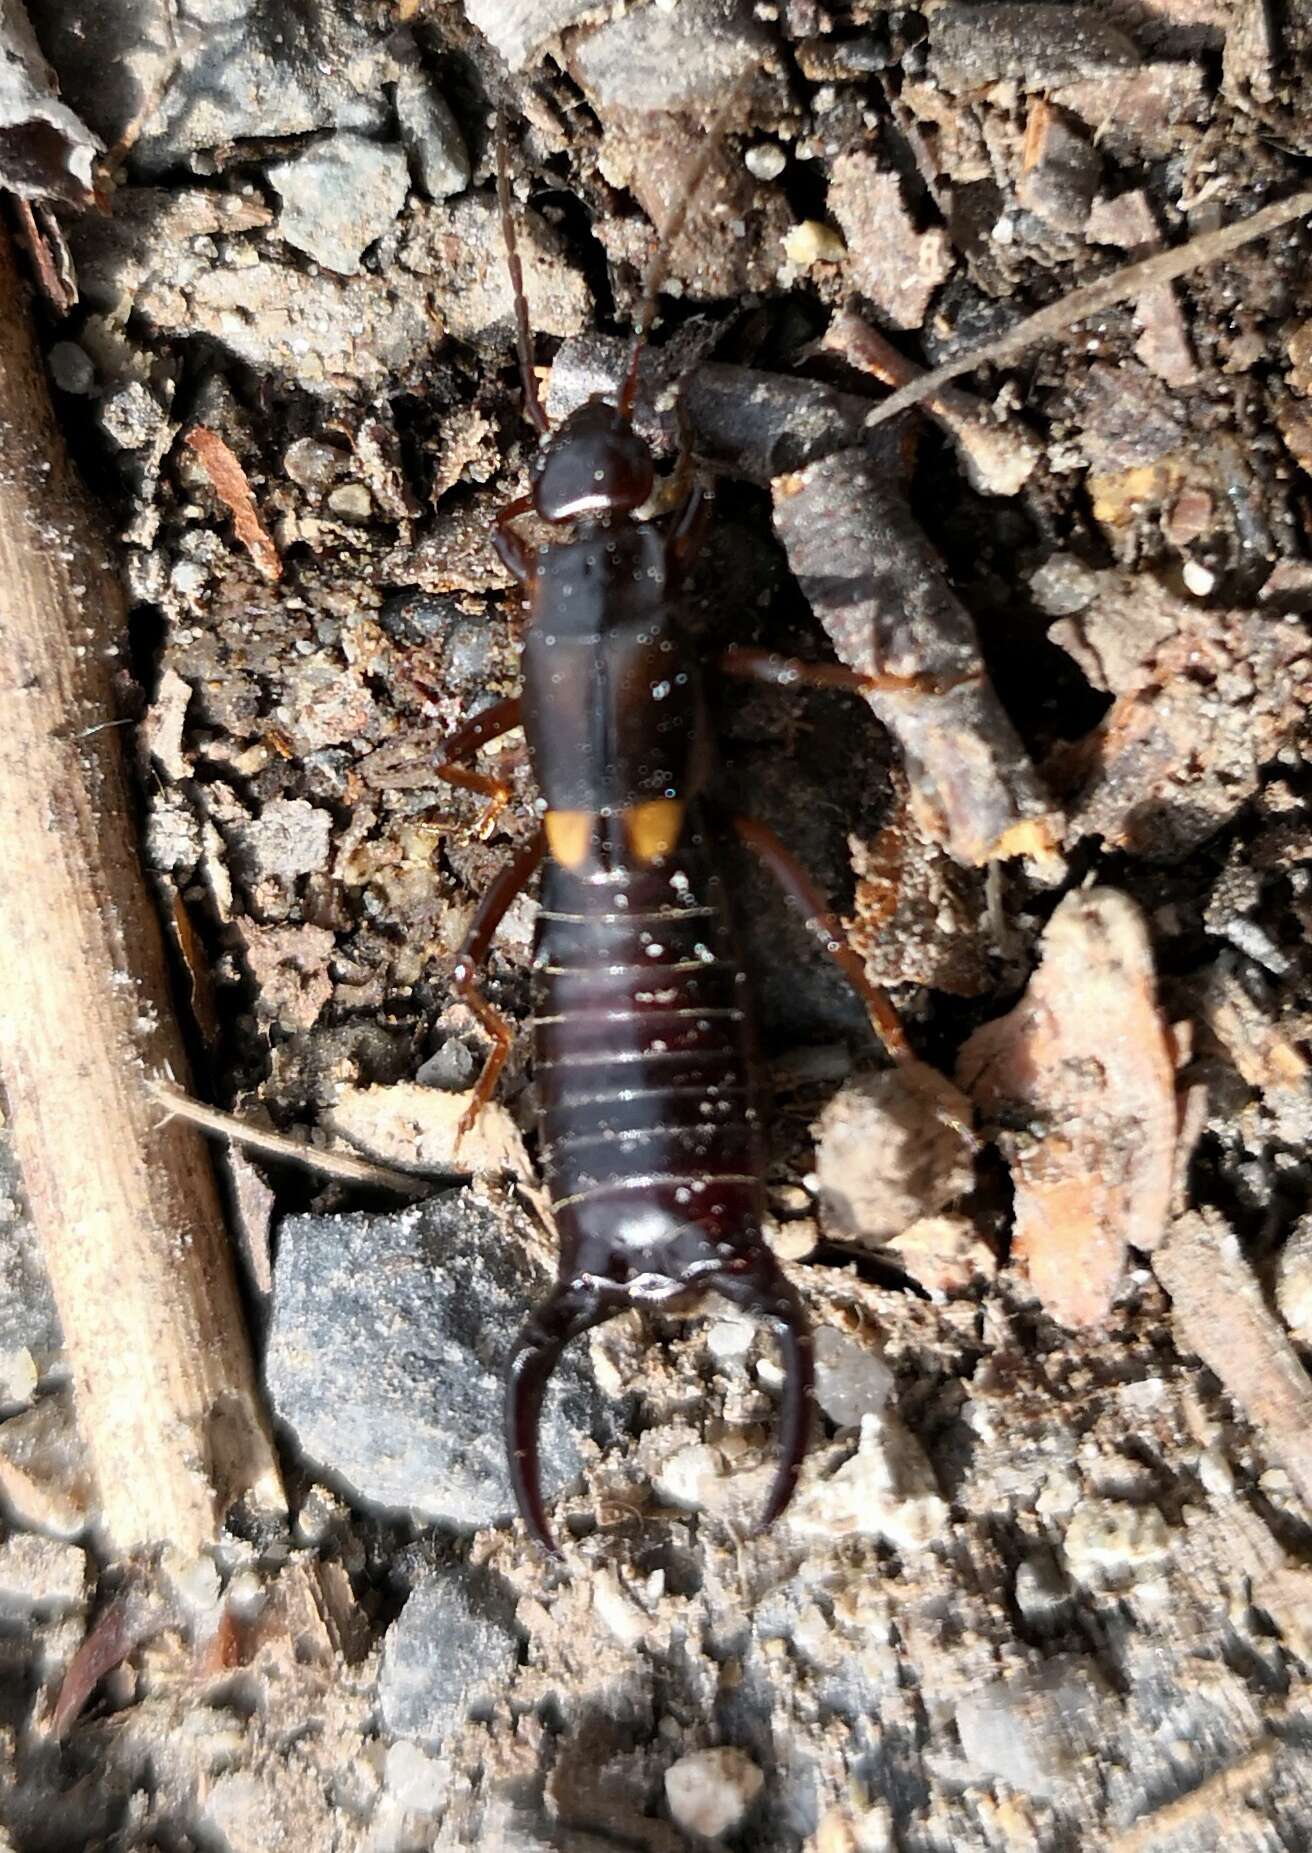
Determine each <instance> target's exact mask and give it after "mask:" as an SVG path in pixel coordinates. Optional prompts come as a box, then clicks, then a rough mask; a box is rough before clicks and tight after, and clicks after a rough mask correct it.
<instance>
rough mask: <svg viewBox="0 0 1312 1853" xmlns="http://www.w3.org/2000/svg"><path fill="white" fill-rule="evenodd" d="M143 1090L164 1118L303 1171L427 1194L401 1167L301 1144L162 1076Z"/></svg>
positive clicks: (416, 1194)
mask: <svg viewBox="0 0 1312 1853" xmlns="http://www.w3.org/2000/svg"><path fill="white" fill-rule="evenodd" d="M146 1091H147V1093H148V1094H149V1095H150V1097H151V1099H152V1100H157V1101H158V1102H159V1104H160V1105H161V1106H162V1107H164V1108H165V1109H166V1110H167V1113H168V1117H169V1119H173V1118H177V1119H180V1120H188V1121H190V1123H191V1124H192V1125H193V1126H200V1127H202V1128H203V1129H204V1130H205V1131H206V1132H209V1133H213V1134H214V1135H215V1137H216V1138H220V1139H231V1140H232V1142H233V1144H234V1145H244V1146H246V1147H247V1148H248V1149H249V1150H250V1151H253V1152H265V1153H267V1154H268V1156H269V1157H270V1158H277V1159H280V1160H282V1161H284V1162H286V1163H289V1164H294V1165H303V1166H304V1167H305V1169H306V1170H307V1171H319V1172H322V1174H323V1175H324V1176H325V1177H335V1178H340V1179H341V1180H342V1182H343V1183H347V1184H369V1185H372V1186H373V1187H374V1188H375V1189H377V1190H396V1191H400V1192H401V1193H402V1194H403V1195H405V1196H407V1197H422V1196H427V1195H428V1189H429V1186H428V1184H427V1183H426V1182H425V1181H424V1179H422V1178H414V1177H407V1176H406V1174H405V1173H404V1172H403V1171H393V1170H391V1169H389V1167H388V1166H386V1165H376V1164H371V1163H370V1162H369V1160H368V1159H367V1158H352V1157H351V1156H350V1154H349V1153H347V1152H329V1151H323V1150H321V1149H320V1148H319V1147H318V1146H314V1145H304V1144H302V1142H301V1141H300V1140H299V1139H293V1138H291V1137H290V1136H289V1135H288V1134H287V1133H285V1132H275V1131H274V1129H273V1127H272V1126H257V1125H255V1124H254V1122H253V1121H251V1120H244V1119H241V1118H240V1117H239V1116H238V1115H237V1114H235V1113H224V1112H223V1111H222V1109H221V1108H219V1107H207V1106H205V1104H204V1103H203V1102H202V1101H199V1100H193V1099H192V1098H191V1096H190V1095H189V1094H186V1093H184V1092H183V1090H182V1089H181V1088H180V1087H173V1086H171V1085H170V1083H169V1082H167V1081H150V1082H147V1084H146ZM166 1123H167V1122H166Z"/></svg>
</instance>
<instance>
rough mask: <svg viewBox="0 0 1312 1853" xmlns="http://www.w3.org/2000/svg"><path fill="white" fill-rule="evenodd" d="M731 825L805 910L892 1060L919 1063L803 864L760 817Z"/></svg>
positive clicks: (737, 820) (897, 1020)
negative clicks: (867, 1014) (858, 999)
mask: <svg viewBox="0 0 1312 1853" xmlns="http://www.w3.org/2000/svg"><path fill="white" fill-rule="evenodd" d="M733 827H734V829H735V831H736V832H737V833H738V835H739V837H740V838H741V839H742V841H743V842H744V843H746V845H747V847H748V848H749V849H750V850H751V851H752V852H753V854H754V855H756V856H758V857H759V858H760V860H761V861H762V862H763V863H764V864H765V866H766V868H768V869H769V871H770V873H771V874H772V875H773V876H774V878H775V880H776V881H777V882H778V883H779V886H780V887H781V888H782V889H783V891H784V893H785V894H786V895H787V896H788V898H789V900H790V901H792V902H793V904H794V906H796V907H798V908H799V909H800V910H801V912H802V915H803V917H804V918H805V920H806V924H807V926H808V927H809V928H810V930H811V931H812V933H814V934H815V936H816V938H817V939H818V940H819V941H820V944H821V945H822V946H823V947H824V949H825V951H826V952H827V953H828V954H829V956H830V958H831V959H832V960H833V961H834V964H835V965H837V967H838V969H839V970H840V971H841V972H842V973H843V975H844V977H845V978H846V979H847V981H848V983H849V984H850V985H851V986H852V989H853V990H854V991H855V992H856V994H857V996H858V997H859V998H860V999H861V1001H862V1003H863V1004H864V1005H865V1007H866V1010H867V1012H868V1013H869V1016H870V1021H871V1024H872V1025H873V1027H874V1030H875V1034H876V1035H877V1036H878V1037H879V1040H880V1041H881V1042H882V1043H883V1045H884V1047H885V1048H886V1049H887V1050H888V1052H889V1054H890V1055H891V1056H892V1057H893V1060H894V1061H895V1062H913V1061H915V1059H916V1058H915V1055H914V1054H913V1052H912V1048H911V1044H910V1043H909V1042H908V1041H907V1033H906V1031H905V1030H904V1029H903V1027H902V1020H901V1018H900V1017H899V1016H898V1014H897V1012H896V1010H894V1008H893V1006H892V1004H891V1003H890V1002H889V1000H888V998H887V997H886V996H885V994H884V993H883V991H881V990H880V988H879V986H878V985H875V984H871V982H870V980H869V978H868V977H867V976H866V968H865V966H864V964H863V963H862V962H861V960H860V959H859V958H858V957H857V955H856V953H855V952H853V950H852V948H851V947H850V946H849V945H848V943H847V939H846V936H845V935H844V933H843V929H842V927H841V926H840V925H839V923H838V921H837V920H836V919H835V918H834V916H833V915H832V914H831V913H830V912H829V909H828V907H827V906H826V904H825V899H824V896H823V895H822V894H821V892H820V890H819V889H818V888H817V887H816V885H815V883H814V882H813V881H812V880H811V877H810V876H809V875H808V874H807V872H806V870H805V869H804V868H803V867H802V865H801V863H800V862H799V861H798V860H797V858H796V857H795V856H794V855H793V854H792V852H791V851H790V850H788V849H786V848H785V846H784V845H783V844H782V843H781V842H780V841H779V838H778V837H777V836H776V835H775V833H774V831H773V830H770V829H768V828H767V827H766V825H765V824H763V823H758V822H757V820H756V818H754V817H741V816H738V817H735V818H734V819H733Z"/></svg>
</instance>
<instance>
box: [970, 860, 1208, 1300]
mask: <svg viewBox="0 0 1312 1853" xmlns="http://www.w3.org/2000/svg"><path fill="white" fill-rule="evenodd" d="M1156 991H1157V986H1156V976H1155V973H1154V970H1153V956H1152V947H1151V944H1150V942H1149V938H1148V929H1147V926H1146V924H1145V922H1144V919H1143V916H1142V915H1141V914H1140V912H1139V909H1138V908H1137V907H1136V906H1135V904H1134V902H1133V901H1131V900H1130V898H1129V896H1128V895H1124V894H1120V893H1118V892H1117V891H1116V890H1115V889H1112V888H1094V889H1091V890H1089V891H1088V892H1086V893H1079V894H1072V895H1068V896H1067V898H1066V899H1065V900H1064V901H1063V902H1062V904H1061V906H1060V907H1059V908H1058V909H1057V911H1056V912H1055V913H1054V914H1053V916H1052V919H1051V920H1050V921H1049V923H1048V928H1047V931H1046V932H1045V934H1044V937H1043V962H1042V964H1041V965H1040V966H1039V969H1038V971H1037V972H1036V973H1035V974H1034V976H1033V978H1032V979H1031V980H1030V983H1029V987H1028V989H1027V990H1026V992H1025V995H1024V997H1023V998H1022V999H1021V1001H1020V1003H1019V1004H1017V1005H1016V1007H1015V1009H1014V1010H1011V1011H1008V1013H1007V1015H1006V1016H1004V1017H999V1018H998V1019H997V1020H996V1021H995V1022H992V1023H986V1024H984V1025H983V1027H982V1028H980V1029H977V1030H976V1031H975V1033H974V1035H973V1036H971V1037H970V1038H969V1040H968V1041H967V1042H966V1044H965V1047H964V1048H963V1049H962V1051H961V1056H960V1059H959V1061H958V1064H957V1079H958V1081H959V1082H960V1083H961V1085H962V1086H963V1087H964V1088H966V1089H967V1091H968V1092H969V1093H970V1094H971V1095H972V1096H973V1097H974V1100H975V1104H976V1106H977V1107H978V1109H979V1111H980V1113H981V1115H982V1116H983V1118H984V1119H985V1121H986V1122H987V1121H990V1120H991V1121H992V1122H993V1123H994V1124H995V1125H997V1126H999V1127H1001V1128H1007V1129H1015V1128H1023V1130H1004V1131H1001V1132H1000V1134H999V1143H1000V1145H1001V1146H1002V1148H1003V1150H1004V1152H1005V1153H1006V1155H1007V1158H1008V1160H1009V1162H1010V1164H1011V1167H1012V1177H1013V1181H1014V1183H1015V1188H1016V1217H1015V1231H1014V1236H1013V1247H1014V1252H1015V1254H1016V1256H1017V1258H1018V1259H1020V1260H1021V1261H1022V1262H1023V1263H1024V1264H1025V1266H1026V1268H1027V1269H1028V1271H1029V1276H1030V1281H1031V1284H1032V1285H1033V1287H1034V1290H1035V1292H1036V1293H1037V1294H1038V1296H1039V1299H1040V1300H1041V1301H1042V1303H1043V1305H1044V1307H1045V1308H1046V1309H1047V1311H1048V1312H1050V1313H1051V1314H1052V1316H1053V1318H1054V1319H1056V1320H1058V1321H1059V1322H1060V1323H1061V1324H1062V1325H1065V1326H1081V1325H1096V1324H1097V1323H1098V1322H1099V1321H1100V1320H1103V1319H1105V1318H1106V1316H1107V1313H1108V1311H1109V1310H1110V1307H1111V1303H1112V1299H1113V1297H1114V1295H1115V1292H1116V1288H1117V1286H1118V1284H1119V1282H1120V1278H1121V1274H1122V1271H1123V1269H1124V1266H1125V1254H1126V1249H1127V1248H1128V1247H1135V1248H1140V1249H1146V1250H1151V1249H1153V1248H1155V1247H1156V1246H1157V1243H1158V1241H1159V1240H1160V1239H1161V1236H1162V1232H1163V1230H1164V1228H1165V1226H1166V1218H1167V1214H1168V1211H1169V1208H1170V1202H1171V1190H1172V1184H1173V1181H1174V1175H1175V1149H1176V1139H1177V1135H1178V1132H1179V1110H1178V1107H1177V1105H1176V1097H1175V1072H1174V1066H1173V1062H1172V1055H1171V1047H1170V1043H1169V1040H1168V1036H1167V1027H1166V1024H1165V1022H1164V1021H1163V1019H1162V1016H1161V1013H1160V1011H1159V1009H1158V1006H1157V995H1156Z"/></svg>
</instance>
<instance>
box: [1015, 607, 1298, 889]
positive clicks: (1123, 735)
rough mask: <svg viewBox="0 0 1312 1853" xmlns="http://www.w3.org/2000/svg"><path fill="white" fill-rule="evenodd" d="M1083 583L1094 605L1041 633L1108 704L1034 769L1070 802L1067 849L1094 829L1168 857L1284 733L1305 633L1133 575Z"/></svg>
mask: <svg viewBox="0 0 1312 1853" xmlns="http://www.w3.org/2000/svg"><path fill="white" fill-rule="evenodd" d="M1094 583H1095V586H1096V603H1095V604H1094V605H1092V606H1090V607H1088V608H1087V609H1086V610H1085V611H1083V612H1081V613H1080V614H1079V616H1078V617H1077V618H1076V619H1075V620H1074V621H1073V622H1072V623H1071V624H1070V625H1067V626H1055V627H1054V630H1053V637H1054V641H1056V642H1058V643H1060V644H1061V645H1062V646H1063V648H1067V649H1071V651H1072V654H1074V655H1076V660H1077V661H1079V662H1080V663H1081V666H1082V667H1088V666H1090V665H1092V666H1093V668H1094V670H1095V672H1096V674H1098V675H1100V676H1101V677H1102V678H1103V680H1104V682H1105V683H1106V685H1108V686H1110V687H1111V689H1112V692H1113V693H1114V694H1115V695H1116V697H1117V699H1116V701H1115V702H1114V703H1113V705H1112V706H1111V707H1110V708H1109V709H1108V710H1107V712H1106V714H1105V715H1104V716H1103V718H1102V720H1101V721H1100V722H1099V724H1098V726H1097V727H1096V728H1094V730H1093V731H1092V732H1091V733H1089V734H1086V735H1085V736H1084V738H1083V739H1081V740H1076V741H1072V742H1070V743H1069V744H1068V745H1063V746H1061V747H1059V748H1058V749H1057V750H1056V751H1055V752H1054V753H1053V754H1052V755H1051V757H1050V759H1049V760H1048V762H1047V764H1046V765H1045V771H1046V772H1047V773H1048V775H1049V777H1050V778H1051V779H1052V780H1053V782H1054V784H1055V785H1056V786H1057V788H1058V789H1059V790H1063V791H1066V792H1068V793H1069V794H1070V797H1069V802H1068V814H1069V824H1068V841H1070V842H1075V841H1077V840H1078V839H1079V838H1080V837H1083V836H1094V835H1096V836H1100V837H1101V838H1102V839H1103V842H1104V844H1105V845H1106V846H1107V847H1109V848H1114V849H1125V850H1128V851H1129V852H1130V853H1131V854H1132V855H1136V856H1143V857H1147V858H1149V859H1151V860H1152V861H1157V862H1178V861H1181V860H1182V859H1183V858H1184V857H1186V856H1189V855H1192V854H1193V852H1194V851H1195V850H1196V849H1197V848H1198V847H1199V845H1200V844H1201V843H1203V842H1205V841H1206V840H1207V838H1208V837H1210V836H1214V835H1215V834H1216V832H1217V831H1218V830H1219V829H1221V828H1222V827H1223V826H1224V825H1225V824H1226V823H1228V822H1229V821H1230V819H1231V818H1233V817H1234V816H1235V815H1236V814H1237V813H1238V811H1239V810H1240V809H1241V808H1242V806H1243V805H1244V804H1245V803H1246V802H1247V801H1248V799H1249V798H1250V797H1251V796H1252V794H1253V793H1254V792H1255V791H1256V790H1257V789H1258V787H1259V785H1260V784H1261V780H1262V768H1263V767H1264V766H1265V765H1267V764H1268V763H1269V762H1270V761H1271V760H1272V759H1274V758H1275V756H1276V754H1277V753H1279V752H1280V751H1281V750H1282V748H1283V747H1284V746H1285V745H1286V743H1287V742H1288V741H1290V740H1292V739H1293V738H1294V737H1295V735H1296V734H1297V731H1298V728H1299V727H1300V725H1301V724H1302V722H1303V718H1304V715H1305V713H1306V705H1307V704H1306V694H1305V691H1306V689H1307V687H1308V678H1309V670H1310V668H1312V644H1309V639H1308V634H1307V627H1306V626H1305V625H1302V624H1299V623H1297V622H1293V621H1288V620H1285V621H1281V620H1280V619H1273V618H1272V617H1271V616H1270V615H1269V614H1268V613H1266V612H1256V611H1247V610H1232V611H1225V610H1219V609H1216V608H1213V607H1211V606H1205V605H1200V604H1199V603H1198V602H1197V601H1196V600H1189V599H1184V598H1180V597H1178V596H1177V595H1176V594H1175V593H1174V592H1172V591H1171V590H1170V589H1169V588H1168V587H1166V586H1162V585H1159V584H1158V583H1157V581H1155V580H1154V579H1152V578H1151V577H1150V576H1148V575H1146V574H1136V575H1126V574H1119V573H1114V572H1106V573H1099V574H1097V575H1096V576H1095V581H1094ZM1099 664H1101V667H1099V666H1098V665H1099Z"/></svg>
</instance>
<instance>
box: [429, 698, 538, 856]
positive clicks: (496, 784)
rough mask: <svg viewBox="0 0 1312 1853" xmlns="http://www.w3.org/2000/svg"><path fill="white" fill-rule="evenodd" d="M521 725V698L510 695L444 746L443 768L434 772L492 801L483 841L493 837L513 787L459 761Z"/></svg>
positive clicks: (460, 729)
mask: <svg viewBox="0 0 1312 1853" xmlns="http://www.w3.org/2000/svg"><path fill="white" fill-rule="evenodd" d="M519 724H520V698H519V696H518V695H509V696H507V697H506V699H505V700H504V701H494V702H493V703H492V705H491V707H489V708H484V709H482V710H481V712H480V713H478V714H475V715H474V716H473V718H472V719H471V720H468V721H466V722H465V724H464V726H463V727H458V728H457V729H456V731H455V732H454V733H453V734H451V735H450V736H449V737H448V738H447V739H446V740H444V741H443V742H442V761H441V764H440V765H437V766H435V767H434V768H433V772H434V776H435V777H436V778H440V779H444V780H445V781H446V783H447V784H448V785H459V786H460V788H461V789H462V790H463V791H477V792H481V793H482V794H483V796H484V797H485V798H486V799H487V800H488V806H487V809H486V810H485V811H484V813H483V815H482V817H481V818H480V819H479V821H478V835H479V836H480V837H487V836H490V835H491V833H492V826H493V824H494V823H495V822H496V820H497V818H498V817H500V815H501V813H502V811H504V810H505V808H506V805H507V803H508V802H509V799H510V787H509V785H507V784H506V782H505V780H504V779H498V778H493V777H492V776H491V774H490V773H486V772H474V771H473V770H471V769H470V768H469V767H468V766H462V765H460V764H459V761H460V760H462V759H463V758H465V756H466V755H467V754H469V753H476V752H477V751H478V749H479V747H480V746H486V745H487V743H488V741H489V740H497V739H499V738H500V737H501V735H502V734H503V733H509V732H510V730H511V728H512V727H518V726H519Z"/></svg>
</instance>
